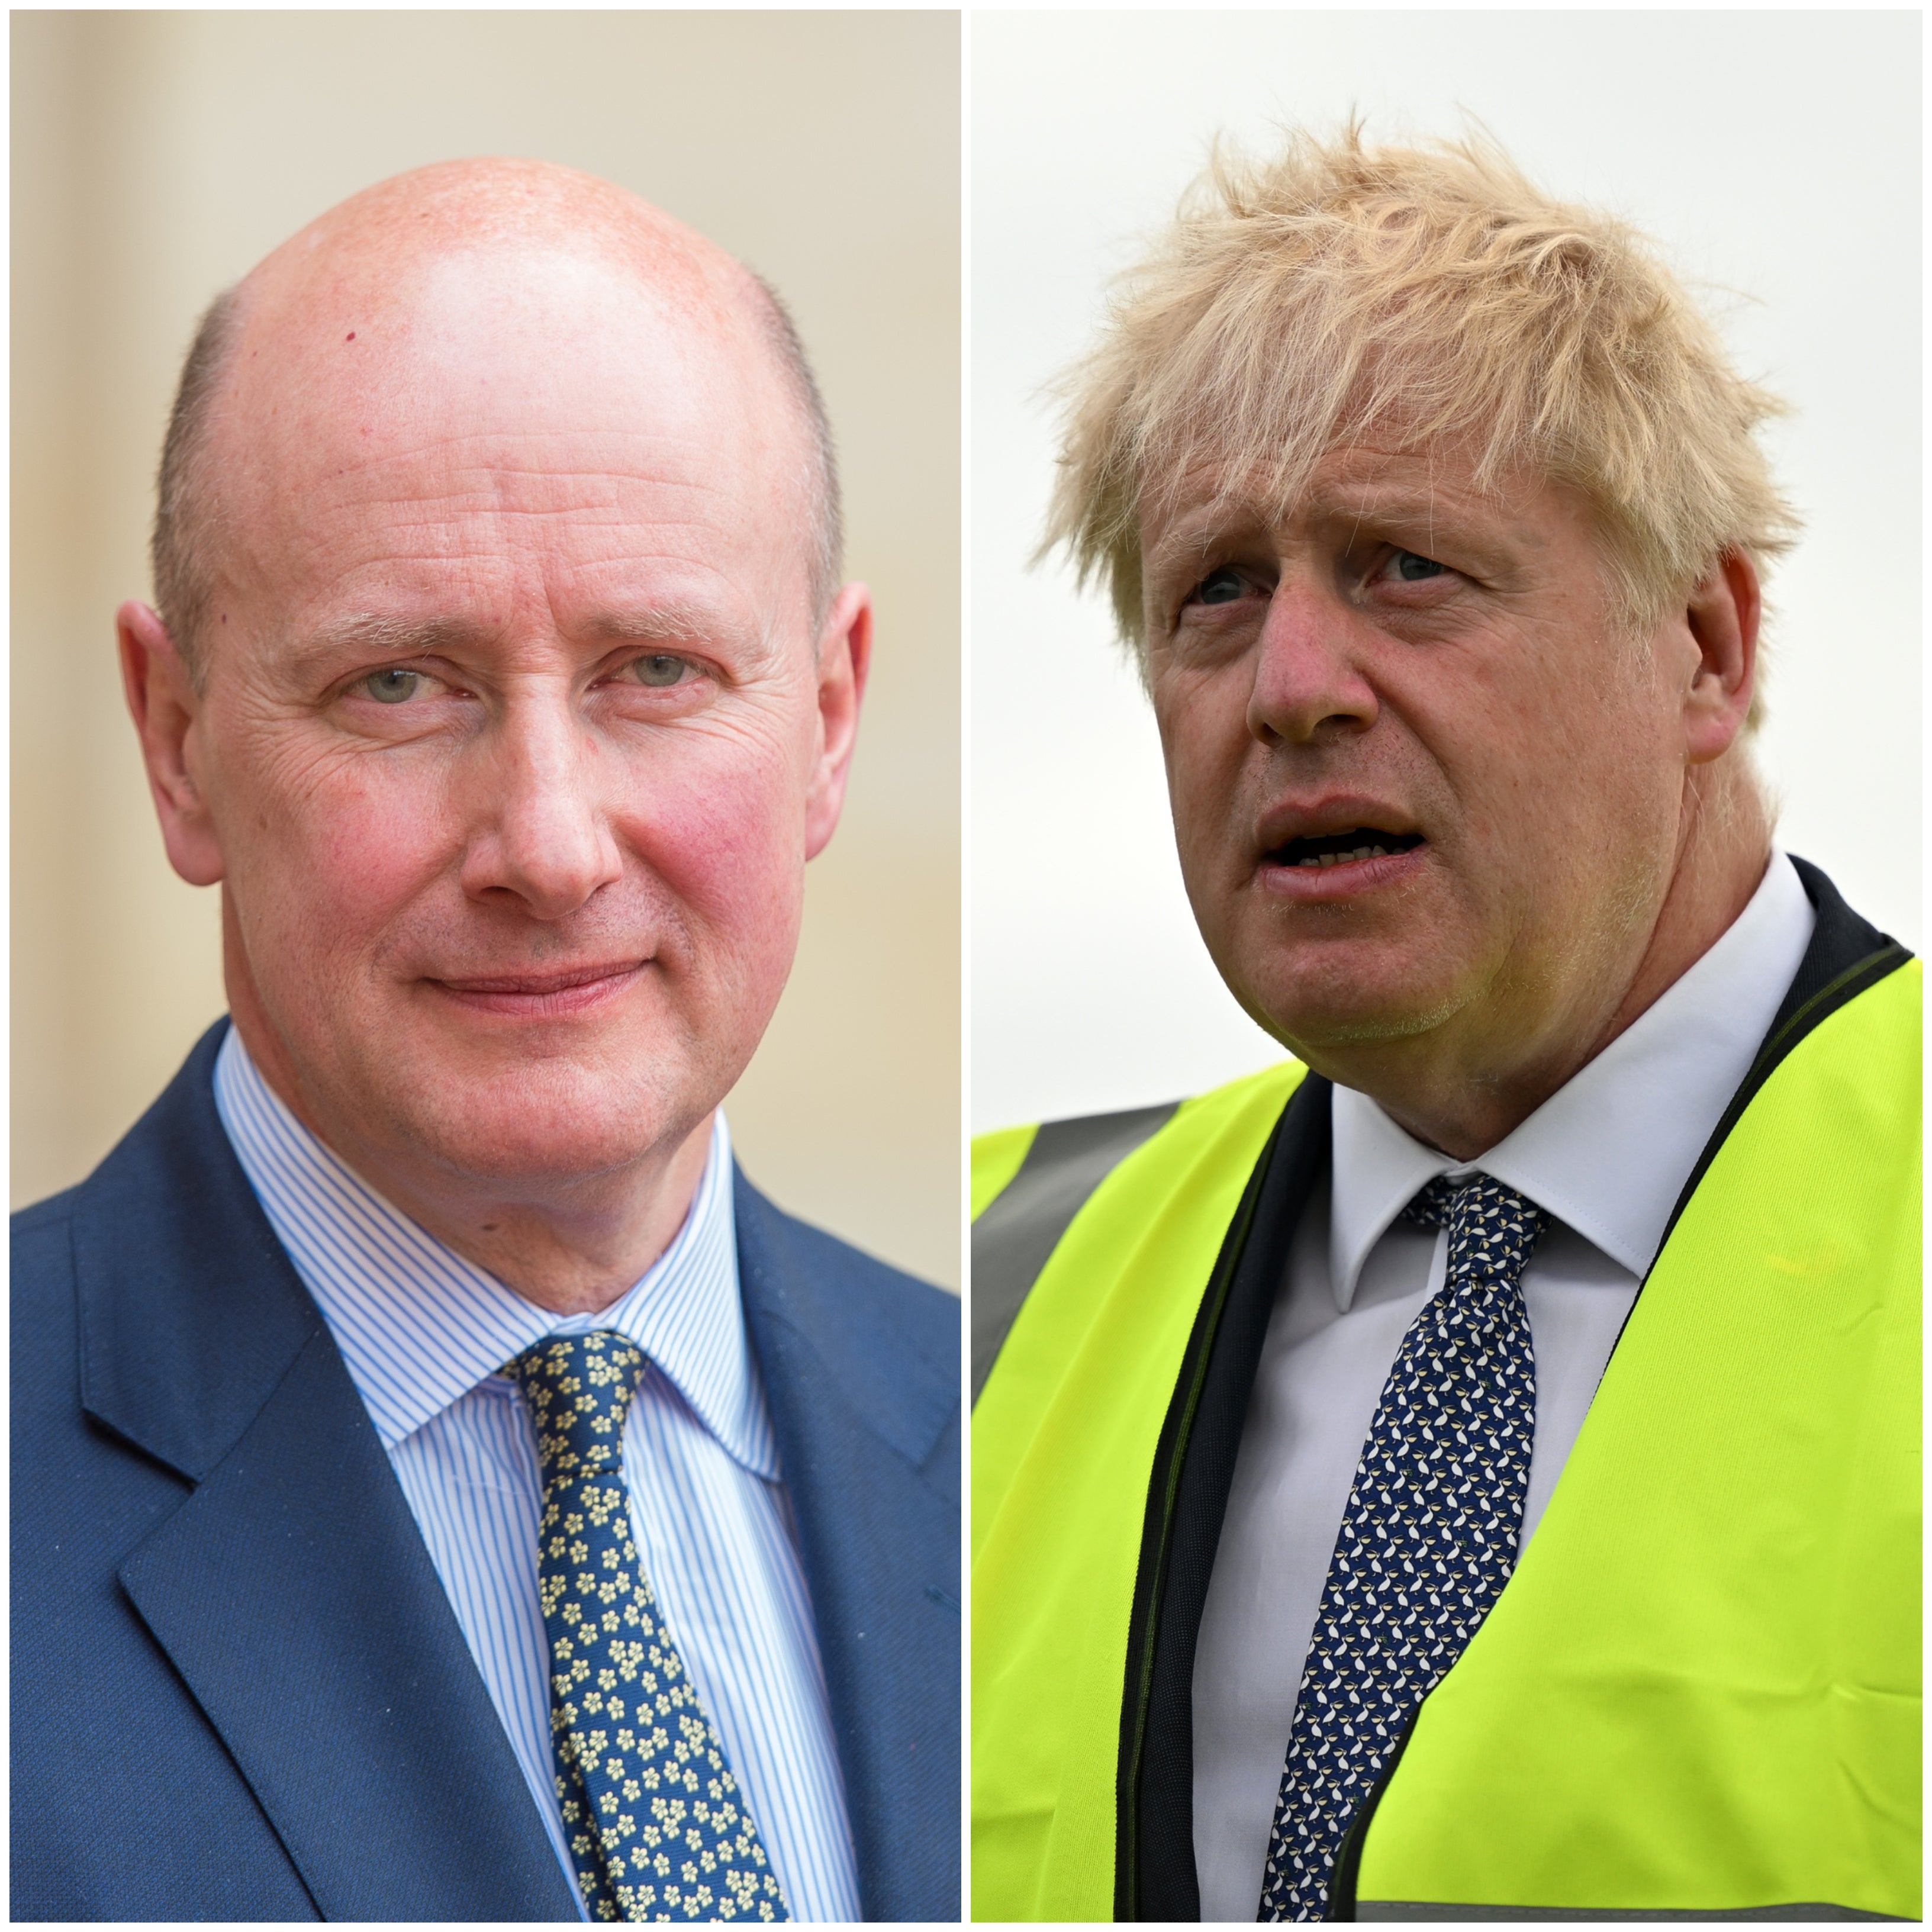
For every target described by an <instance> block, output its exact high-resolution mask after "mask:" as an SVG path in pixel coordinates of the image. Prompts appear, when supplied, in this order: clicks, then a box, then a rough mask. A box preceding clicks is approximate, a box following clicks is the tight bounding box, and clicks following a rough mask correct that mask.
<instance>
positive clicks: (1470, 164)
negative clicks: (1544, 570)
mask: <svg viewBox="0 0 1932 1932" xmlns="http://www.w3.org/2000/svg"><path fill="white" fill-rule="evenodd" d="M1062 393H1063V394H1064V396H1065V398H1066V399H1067V413H1066V416H1065V420H1064V432H1063V436H1062V441H1061V457H1060V462H1061V472H1060V478H1059V482H1058V487H1057V489H1056V490H1055V496H1054V500H1053V505H1052V512H1051V515H1050V518H1049V527H1048V530H1047V534H1046V539H1045V542H1044V544H1043V551H1044V550H1052V549H1053V548H1055V547H1057V546H1059V545H1062V544H1064V545H1065V546H1066V547H1067V550H1069V551H1070V553H1071V555H1072V557H1073V561H1074V563H1075V565H1076V569H1077V571H1078V572H1079V578H1080V580H1081V582H1082V583H1083V584H1084V583H1086V582H1087V581H1088V580H1090V579H1091V578H1093V577H1100V578H1103V579H1104V580H1105V581H1106V583H1107V586H1108V588H1109V589H1110V591H1111V592H1112V598H1113V603H1114V608H1115V615H1116V617H1117V619H1118V625H1119V628H1120V631H1121V637H1122V638H1123V640H1124V641H1126V642H1127V643H1130V644H1131V645H1133V646H1136V647H1137V648H1138V647H1139V646H1141V645H1142V643H1143V642H1144V639H1143V616H1142V584H1141V556H1140V517H1141V511H1142V506H1143V503H1144V502H1145V501H1148V500H1150V499H1151V498H1152V496H1153V495H1154V492H1155V491H1156V490H1158V489H1159V487H1160V484H1161V482H1162V480H1163V479H1164V478H1179V477H1181V476H1183V475H1187V474H1190V472H1193V471H1195V470H1196V468H1197V466H1201V465H1204V464H1205V465H1209V466H1212V469H1213V470H1214V473H1216V474H1217V475H1219V476H1220V478H1222V479H1223V484H1224V486H1225V487H1227V488H1228V489H1229V490H1230V491H1231V492H1232V490H1235V489H1237V488H1239V489H1241V490H1243V491H1244V493H1245V492H1247V491H1250V490H1253V489H1254V488H1255V487H1256V484H1257V482H1258V481H1259V485H1260V487H1261V488H1262V490H1264V491H1265V493H1267V496H1268V499H1270V500H1272V501H1274V502H1278V503H1283V504H1286V503H1287V502H1292V500H1293V499H1294V497H1295V495H1296V493H1297V492H1298V490H1299V488H1300V487H1301V485H1302V484H1303V483H1304V481H1306V479H1307V476H1308V474H1309V472H1310V470H1311V469H1313V466H1314V465H1315V464H1316V463H1317V462H1318V461H1319V460H1320V459H1321V458H1322V456H1323V455H1325V454H1326V453H1327V452H1328V451H1330V450H1332V449H1336V448H1337V447H1340V446H1346V445H1349V444H1354V443H1371V444H1373V443H1374V442H1375V440H1376V436H1377V433H1378V432H1379V431H1382V432H1384V433H1385V434H1387V433H1391V432H1392V433H1393V434H1394V435H1395V436H1397V437H1398V438H1399V439H1400V446H1402V447H1405V448H1418V447H1426V446H1430V445H1433V444H1434V443H1437V442H1439V441H1440V440H1463V441H1466V443H1469V445H1471V446H1473V447H1474V448H1475V449H1476V450H1477V451H1478V452H1479V453H1480V455H1479V460H1478V468H1477V472H1476V475H1475V482H1476V484H1477V487H1479V488H1489V487H1494V486H1495V485H1496V484H1497V483H1498V481H1499V479H1501V478H1502V477H1503V476H1505V474H1506V473H1508V472H1510V471H1511V470H1513V469H1517V468H1519V467H1520V466H1527V467H1528V468H1529V469H1530V470H1531V471H1532V473H1535V474H1538V475H1542V476H1544V477H1547V478H1550V480H1552V481H1558V482H1562V483H1568V484H1574V485H1576V486H1577V487H1580V489H1581V490H1583V492H1584V493H1586V496H1588V497H1589V499H1590V501H1591V502H1592V504H1593V505H1595V511H1596V514H1597V517H1598V523H1599V535H1600V538H1601V545H1602V550H1603V556H1604V567H1605V572H1606V577H1607V583H1608V584H1609V586H1610V592H1611V595H1612V597H1613V603H1614V607H1615V608H1616V612H1617V614H1618V616H1619V619H1620V620H1621V621H1622V622H1623V623H1624V624H1625V625H1627V626H1628V628H1629V629H1630V630H1631V632H1632V633H1633V634H1641V633H1643V632H1644V631H1647V630H1649V628H1651V627H1652V626H1653V625H1655V623H1656V622H1658V621H1659V620H1660V619H1661V618H1662V616H1664V613H1665V612H1666V610H1668V609H1669V607H1670V604H1672V602H1673V601H1674V600H1676V598H1679V597H1680V596H1682V595H1684V594H1685V592H1688V590H1689V589H1690V588H1691V586H1693V585H1694V584H1695V583H1697V582H1699V581H1700V580H1701V579H1702V578H1703V576H1704V575H1705V574H1706V572H1707V571H1709V569H1710V568H1712V565H1715V563H1716V562H1717V561H1718V559H1719V558H1720V557H1721V556H1724V554H1725V553H1727V552H1729V551H1732V550H1740V551H1743V552H1745V553H1748V554H1749V555H1750V556H1751V557H1752V558H1753V559H1754V561H1757V562H1760V563H1763V562H1766V561H1768V560H1769V559H1771V558H1772V557H1775V556H1778V555H1779V554H1780V553H1781V552H1783V551H1784V550H1787V549H1788V548H1789V547H1790V544H1791V543H1792V541H1793V539H1794V538H1795V537H1796V533H1797V530H1798V527H1799V523H1798V518H1797V517H1796V514H1795V512H1794V511H1793V509H1792V508H1791V506H1790V504H1789V503H1788V502H1787V501H1786V500H1785V499H1784V496H1782V495H1781V494H1780V493H1779V491H1778V487H1777V485H1776V484H1775V482H1774V481H1773V480H1772V475H1771V472H1770V468H1769V464H1768V463H1767V461H1766V458H1765V455H1764V452H1763V450H1762V449H1760V447H1759V446H1758V443H1757V438H1756V434H1755V432H1756V431H1757V428H1758V427H1759V425H1760V424H1762V423H1763V422H1765V421H1766V419H1768V418H1769V417H1772V416H1776V415H1780V414H1782V413H1784V404H1781V402H1780V401H1778V398H1775V397H1774V396H1772V395H1770V394H1769V393H1768V392H1766V391H1765V390H1763V389H1760V388H1758V387H1757V386H1756V385H1755V384H1753V383H1748V382H1746V381H1745V380H1743V378H1742V377H1740V376H1739V375H1738V374H1736V371H1734V370H1733V368H1731V366H1730V361H1729V359H1728V358H1727V356H1726V354H1725V353H1724V348H1723V346H1722V344H1721V342H1720V341H1719V340H1718V336H1717V334H1716V332H1715V330H1714V329H1712V326H1711V325H1710V324H1709V322H1707V321H1706V319H1705V318H1704V317H1703V315H1701V314H1700V313H1699V312H1698V311H1697V308H1696V307H1695V306H1694V305H1693V303H1692V302H1691V299H1690V297H1689V296H1688V295H1687V294H1686V293H1685V290H1684V289H1683V288H1682V286H1681V285H1680V284H1679V282H1678V281H1677V280H1676V278H1675V277H1674V276H1673V275H1672V273H1671V272H1670V270H1669V269H1667V267H1665V266H1664V264H1663V263H1662V262H1661V260H1660V259H1659V258H1658V254H1657V253H1656V251H1655V249H1654V248H1652V245H1650V244H1649V242H1647V241H1646V239H1644V238H1643V236H1640V235H1639V234H1638V233H1636V232H1635V231H1634V229H1631V228H1629V227H1628V226H1625V224H1624V223H1622V222H1619V221H1617V220H1613V219H1611V218H1610V217H1608V216H1607V215H1604V214H1598V213H1597V212H1595V211H1592V210H1589V209H1586V208H1578V207H1574V206H1571V205H1568V204H1566V203H1564V202H1558V201H1556V200H1553V199H1551V198H1550V196H1547V195H1546V194H1544V193H1542V191H1541V190H1539V189H1538V188H1537V187H1535V186H1534V185H1533V184H1532V183H1531V182H1530V181H1529V180H1528V179H1527V178H1526V177H1525V176H1524V175H1523V174H1522V173H1521V172H1520V171H1519V170H1518V169H1517V167H1516V166H1514V163H1512V162H1511V160H1510V159H1509V158H1508V156H1507V155H1506V154H1504V153H1503V151H1502V149H1501V148H1499V146H1497V145H1496V143H1495V142H1493V140H1492V139H1489V138H1488V137H1487V136H1481V135H1478V136H1475V137H1472V138H1471V139H1466V140H1463V141H1457V142H1448V141H1445V142H1436V143H1433V144H1432V145H1430V146H1428V147H1427V148H1397V147H1379V148H1369V147H1366V146H1364V144H1363V141H1362V138H1361V126H1360V124H1359V123H1352V124H1350V125H1349V127H1346V129H1345V130H1343V133H1341V134H1340V136H1338V137H1337V139H1334V140H1333V141H1332V142H1322V141H1319V140H1317V139H1315V138H1314V137H1313V136H1311V135H1310V134H1307V133H1298V134H1296V135H1294V136H1292V137H1291V138H1290V140H1289V144H1288V145H1287V147H1286V149H1285V151H1283V152H1282V153H1281V154H1280V155H1279V157H1277V158H1276V159H1274V160H1268V161H1254V160H1245V159H1243V158H1241V157H1238V156H1235V155H1232V154H1229V153H1227V152H1226V151H1223V149H1221V148H1220V147H1218V146H1217V149H1216V151H1215V153H1214V157H1213V159H1212V160H1211V163H1210V165H1209V166H1208V169H1207V172H1205V174H1204V175H1202V177H1201V178H1200V179H1199V181H1196V184H1194V186H1193V188H1192V189H1190V191H1189V193H1188V194H1187V196H1186V198H1185V199H1184V201H1183V202H1182V204H1181V210H1180V212H1179V214H1178V217H1177V218H1176V220H1175V222H1174V223H1173V225H1172V227H1171V228H1169V230H1168V231H1167V233H1166V234H1165V235H1164V236H1163V237H1162V238H1161V239H1160V241H1159V242H1158V244H1157V246H1156V247H1155V248H1154V251H1153V252H1152V253H1151V254H1150V255H1149V256H1148V257H1147V258H1146V260H1144V261H1143V262H1142V263H1141V264H1140V265H1139V266H1138V267H1137V268H1135V269H1131V270H1130V271H1129V272H1128V273H1127V275H1125V276H1124V277H1123V278H1122V280H1121V284H1120V286H1119V287H1118V293H1117V294H1116V296H1115V300H1114V302H1113V303H1112V309H1111V312H1110V314H1109V318H1108V322H1107V325H1106V330H1105V332H1104V333H1103V336H1102V338H1101V339H1100V343H1099V344H1098V346H1097V347H1096V349H1095V350H1094V352H1093V353H1092V354H1091V356H1088V358H1087V359H1086V360H1085V362H1082V363H1081V364H1080V365H1078V366H1077V367H1076V368H1074V369H1073V371H1070V373H1069V374H1068V375H1067V377H1065V378H1064V381H1063V384H1062ZM1384 446H1388V445H1387V444H1385V445H1384ZM1140 654H1141V655H1142V659H1143V670H1145V652H1144V651H1142V652H1141V653H1140Z"/></svg>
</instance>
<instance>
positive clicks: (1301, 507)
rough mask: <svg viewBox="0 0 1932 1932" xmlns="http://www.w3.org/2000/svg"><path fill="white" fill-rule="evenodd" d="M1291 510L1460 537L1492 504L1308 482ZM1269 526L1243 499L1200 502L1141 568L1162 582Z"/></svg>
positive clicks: (1441, 486)
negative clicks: (1426, 528) (1439, 528)
mask: <svg viewBox="0 0 1932 1932" xmlns="http://www.w3.org/2000/svg"><path fill="white" fill-rule="evenodd" d="M1295 511H1296V513H1297V514H1298V515H1299V516H1301V517H1304V519H1310V520H1316V521H1332V522H1337V523H1355V524H1358V525H1359V524H1371V525H1373V524H1375V523H1397V524H1406V525H1409V526H1429V527H1430V528H1432V529H1433V528H1434V527H1435V526H1437V525H1439V524H1440V525H1442V526H1445V527H1448V528H1449V529H1455V530H1457V531H1458V532H1460V533H1462V534H1463V535H1468V534H1469V528H1468V526H1469V518H1470V517H1471V515H1472V513H1478V514H1479V513H1481V512H1484V511H1488V512H1490V514H1493V513H1494V505H1493V504H1491V503H1490V502H1489V501H1488V500H1487V499H1484V498H1481V497H1479V496H1472V495H1471V494H1469V493H1465V492H1463V491H1462V490H1458V489H1457V488H1455V487H1454V486H1452V485H1451V484H1445V483H1442V482H1438V481H1431V480H1427V479H1424V478H1412V477H1402V478H1361V479H1359V480H1358V479H1354V478H1349V479H1336V480H1325V481H1321V482H1319V483H1316V484H1313V485H1311V486H1310V487H1309V488H1308V489H1307V490H1305V491H1304V493H1302V494H1301V496H1300V497H1298V499H1297V500H1296V503H1295ZM1273 523H1274V518H1273V517H1272V515H1271V513H1270V511H1268V508H1266V506H1265V505H1263V504H1261V503H1259V502H1255V501H1253V499H1250V498H1247V497H1236V498H1234V499H1232V500H1230V501H1229V502H1226V503H1225V504H1223V505H1220V506H1219V507H1218V508H1217V507H1216V506H1214V505H1208V504H1203V505H1201V506H1200V507H1199V508H1198V509H1197V510H1196V511H1193V513H1191V514H1188V515H1185V516H1184V517H1181V519H1180V520H1178V523H1176V524H1175V525H1174V526H1172V527H1170V528H1169V529H1167V530H1165V531H1163V532H1162V534H1161V535H1160V537H1159V538H1158V539H1157V541H1155V542H1154V544H1151V546H1150V547H1148V550H1147V551H1146V553H1145V555H1144V556H1143V558H1142V571H1144V573H1145V575H1146V576H1147V577H1148V579H1149V580H1150V581H1152V582H1155V583H1161V582H1165V581H1166V580H1167V578H1168V577H1169V575H1170V574H1172V573H1173V572H1175V571H1180V570H1182V569H1184V568H1189V567H1191V566H1192V565H1195V564H1197V563H1198V562H1199V561H1200V560H1201V559H1202V558H1203V557H1205V556H1206V555H1207V554H1208V553H1209V552H1211V551H1212V550H1214V549H1216V548H1217V547H1219V546H1220V545H1222V544H1226V543H1228V542H1230V541H1238V540H1239V539H1240V538H1241V537H1242V536H1244V535H1260V534H1262V532H1266V531H1268V530H1269V529H1271V528H1272V527H1273Z"/></svg>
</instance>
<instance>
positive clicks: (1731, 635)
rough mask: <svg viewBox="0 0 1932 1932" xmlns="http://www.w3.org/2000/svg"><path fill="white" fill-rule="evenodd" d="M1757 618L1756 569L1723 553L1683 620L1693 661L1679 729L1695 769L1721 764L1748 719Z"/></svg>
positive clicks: (1738, 554)
mask: <svg viewBox="0 0 1932 1932" xmlns="http://www.w3.org/2000/svg"><path fill="white" fill-rule="evenodd" d="M1762 616H1763V597H1762V595H1761V594H1760V591H1759V589H1758V582H1757V567H1756V565H1754V564H1753V563H1752V562H1751V559H1750V558H1749V557H1748V556H1745V553H1744V552H1743V551H1742V550H1727V551H1726V552H1725V553H1724V555H1723V556H1721V557H1720V558H1719V559H1718V562H1717V563H1716V564H1715V565H1714V566H1713V568H1712V570H1711V571H1710V574H1709V575H1708V576H1707V577H1705V579H1704V580H1703V582H1702V583H1700V584H1699V585H1698V586H1697V588H1696V589H1694V590H1693V591H1692V592H1691V597H1690V601H1689V603H1688V605H1687V607H1686V609H1685V617H1686V620H1687V623H1688V628H1689V630H1690V633H1691V641H1692V642H1693V643H1694V644H1695V645H1696V646H1697V652H1698V660H1697V669H1696V670H1695V671H1694V673H1692V675H1691V688H1690V689H1689V690H1688V691H1686V692H1685V697H1684V726H1685V748H1686V750H1687V751H1688V753H1689V754H1690V759H1691V763H1693V764H1694V765H1702V764H1708V763H1709V762H1710V761H1711V760H1712V759H1713V758H1719V757H1723V756H1724V754H1725V752H1727V751H1729V750H1730V748H1731V746H1732V745H1733V744H1734V743H1735V742H1736V739H1737V736H1738V734H1739V732H1740V731H1742V730H1743V729H1744V727H1745V720H1746V719H1747V718H1748V717H1749V716H1750V715H1751V700H1752V697H1753V696H1754V694H1755V693H1756V691H1757V633H1758V624H1759V620H1760V618H1761V617H1762Z"/></svg>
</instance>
